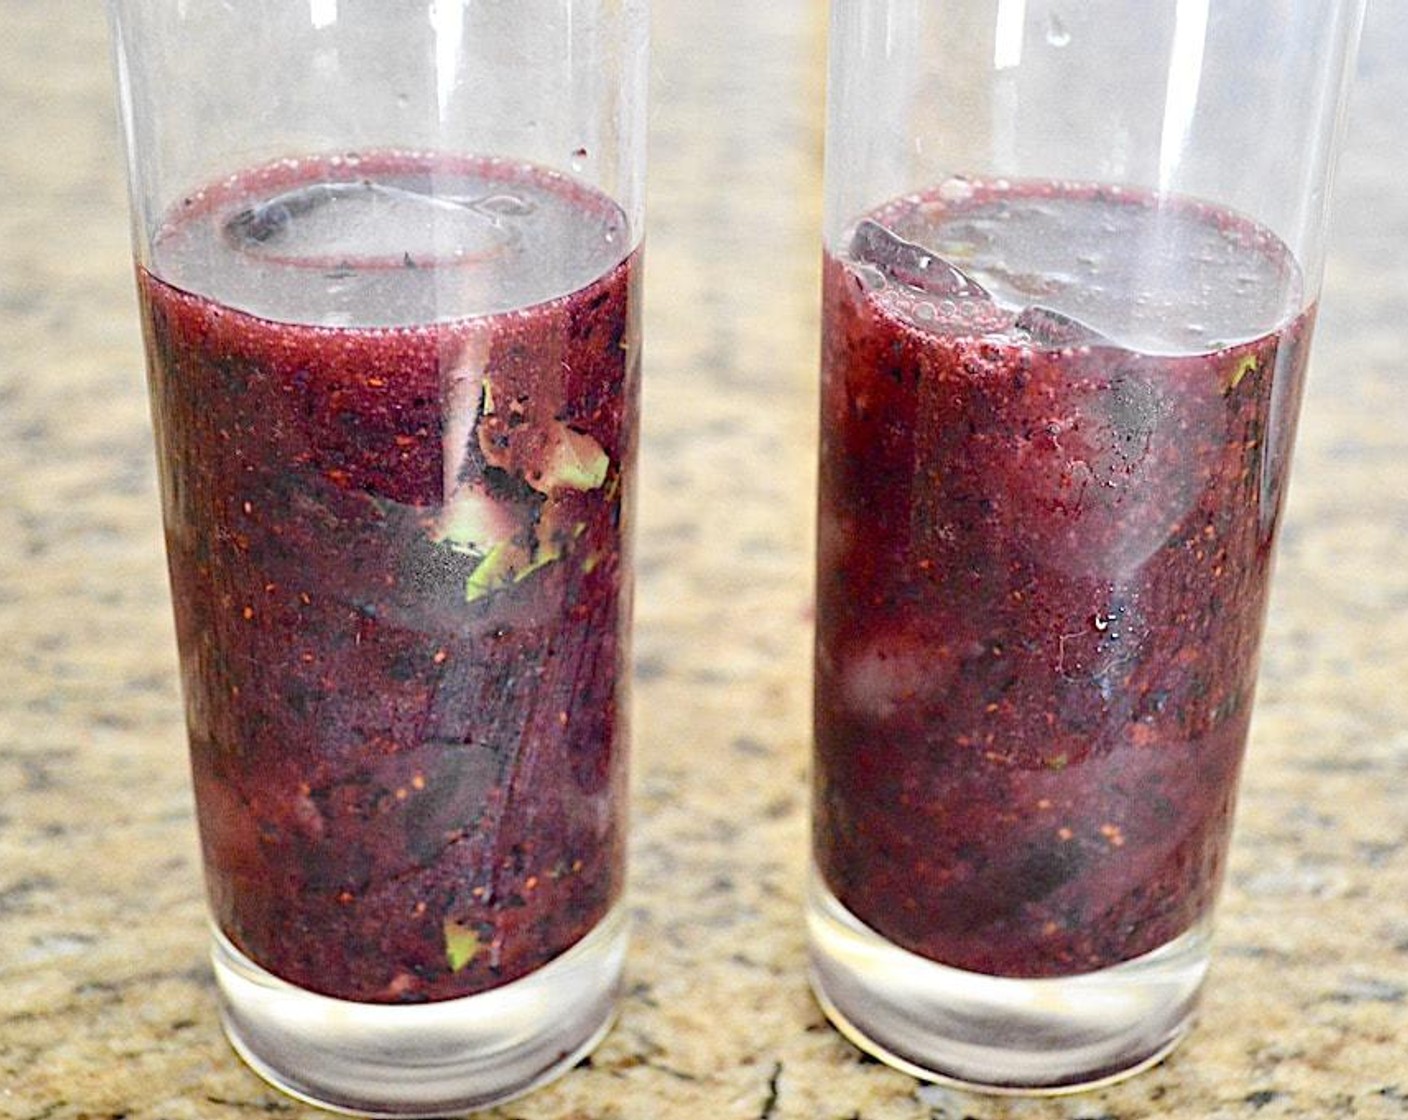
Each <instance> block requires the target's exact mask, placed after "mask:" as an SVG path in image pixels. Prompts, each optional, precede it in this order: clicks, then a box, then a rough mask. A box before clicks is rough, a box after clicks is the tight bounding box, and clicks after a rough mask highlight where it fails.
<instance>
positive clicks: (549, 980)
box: [109, 0, 647, 1116]
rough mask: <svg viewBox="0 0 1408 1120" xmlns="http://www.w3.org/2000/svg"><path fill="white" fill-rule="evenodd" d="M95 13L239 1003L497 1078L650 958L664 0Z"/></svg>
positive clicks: (530, 1078) (519, 1068) (459, 1087)
mask: <svg viewBox="0 0 1408 1120" xmlns="http://www.w3.org/2000/svg"><path fill="white" fill-rule="evenodd" d="M109 13H110V17H111V26H112V33H113V42H114V56H115V61H116V70H117V76H118V84H119V88H120V94H121V106H122V112H123V120H124V133H125V139H126V152H127V158H128V166H129V170H130V185H131V198H132V217H133V245H134V249H135V255H136V265H137V269H136V272H137V289H138V295H139V302H140V306H141V314H142V328H143V333H144V338H145V341H146V346H147V358H148V375H149V384H150V390H151V401H152V415H153V421H154V427H155V434H156V444H157V463H158V473H159V478H160V483H161V497H162V503H163V515H164V521H165V530H166V546H167V557H168V562H169V569H170V578H171V589H172V599H173V604H174V608H175V616H176V630H177V638H178V645H179V654H180V667H181V676H182V686H183V693H184V697H185V704H186V716H187V726H188V731H189V739H190V750H191V764H192V770H193V776H194V786H195V794H196V805H197V814H198V820H199V826H200V836H201V844H202V849H203V854H204V860H205V872H206V883H207V888H208V893H209V897H210V905H211V914H212V919H213V924H214V926H215V937H214V941H215V944H214V951H213V959H214V962H215V972H216V978H217V980H218V982H219V991H220V999H221V1010H222V1016H223V1019H224V1023H225V1026H226V1029H227V1032H228V1033H229V1035H230V1038H231V1040H232V1041H233V1043H234V1045H235V1047H236V1048H237V1049H238V1050H239V1052H240V1053H241V1054H242V1055H244V1056H245V1058H246V1059H247V1060H248V1061H249V1062H250V1064H251V1065H252V1066H253V1067H254V1068H255V1069H256V1070H258V1071H259V1072H260V1073H261V1074H263V1075H264V1076H265V1077H267V1078H268V1079H269V1080H270V1081H272V1082H273V1083H274V1084H276V1085H278V1086H279V1087H281V1088H283V1089H285V1090H286V1091H288V1092H290V1093H292V1094H294V1095H295V1096H299V1097H301V1098H303V1099H306V1100H309V1101H312V1102H314V1103H317V1104H320V1105H324V1106H328V1107H332V1108H340V1109H344V1110H347V1111H351V1112H357V1113H361V1114H372V1115H386V1116H417V1115H419V1116H435V1115H443V1114H445V1113H447V1112H454V1111H462V1110H464V1109H466V1108H472V1107H478V1106H483V1105H487V1104H491V1103H493V1102H495V1101H499V1100H503V1099H505V1098H507V1097H510V1096H513V1095H516V1094H518V1093H521V1092H523V1091H525V1090H526V1089H528V1088H531V1087H532V1086H533V1085H536V1084H538V1083H540V1082H541V1081H543V1080H545V1079H547V1078H548V1077H551V1076H553V1075H554V1074H555V1073H557V1072H558V1071H560V1070H562V1069H565V1068H567V1067H568V1066H570V1065H571V1064H572V1063H573V1062H575V1061H576V1060H577V1059H579V1058H580V1057H581V1056H582V1054H584V1053H585V1052H586V1051H587V1050H589V1049H590V1048H591V1046H593V1045H594V1044H595V1042H596V1041H597V1040H598V1039H599V1038H600V1037H601V1035H602V1033H603V1032H604V1031H605V1030H606V1028H607V1025H608V1023H609V1021H610V1018H611V1016H612V1013H613V1010H614V1007H615V1003H616V992H617V989H618V986H619V980H620V975H621V965H622V957H623V953H624V944H625V941H624V939H625V936H626V927H625V921H624V916H623V910H622V907H621V892H622V886H623V878H624V870H625V868H624V864H625V848H626V809H627V806H626V781H627V775H626V767H627V747H628V732H629V729H628V726H627V721H628V708H629V695H628V666H629V660H630V659H629V639H630V612H631V586H632V561H631V534H632V529H633V501H634V497H633V496H634V490H635V458H636V447H637V438H638V437H637V428H638V423H637V413H638V399H639V355H640V350H639V347H640V327H639V298H638V292H639V282H640V240H641V232H642V194H643V162H644V156H643V153H644V110H645V90H644V81H645V62H646V50H647V42H646V40H647V27H646V4H645V0H612V2H609V3H608V2H605V0H511V2H509V0H473V2H469V0H452V2H441V0H418V2H407V0H298V2H295V0H248V2H242V3H240V4H229V3H226V2H224V0H181V2H180V3H172V2H171V0H112V2H111V3H110V4H109Z"/></svg>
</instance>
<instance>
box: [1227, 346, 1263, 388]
mask: <svg viewBox="0 0 1408 1120" xmlns="http://www.w3.org/2000/svg"><path fill="white" fill-rule="evenodd" d="M1258 364H1259V363H1258V362H1257V358H1256V355H1255V354H1248V355H1247V356H1246V357H1245V358H1243V359H1242V360H1241V361H1240V362H1238V363H1237V368H1236V369H1234V370H1233V371H1232V375H1231V376H1230V377H1228V379H1227V391H1228V392H1229V393H1230V392H1231V391H1232V390H1233V389H1235V388H1236V387H1237V386H1238V385H1240V384H1241V383H1242V379H1243V378H1244V377H1246V376H1247V374H1249V373H1255V372H1256V370H1257V366H1258Z"/></svg>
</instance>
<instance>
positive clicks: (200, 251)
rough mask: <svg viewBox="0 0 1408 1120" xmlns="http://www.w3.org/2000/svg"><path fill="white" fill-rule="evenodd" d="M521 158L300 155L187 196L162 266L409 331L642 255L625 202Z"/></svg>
mask: <svg viewBox="0 0 1408 1120" xmlns="http://www.w3.org/2000/svg"><path fill="white" fill-rule="evenodd" d="M524 170H525V169H524V168H523V167H522V166H520V165H517V164H512V163H507V162H501V161H494V160H455V161H451V160H447V159H444V158H439V159H432V158H431V157H428V156H417V155H411V154H395V155H385V154H383V155H380V156H377V157H375V158H374V159H368V158H367V157H352V156H343V157H327V158H320V159H314V158H309V159H303V160H287V161H284V162H281V163H278V164H274V165H271V166H269V167H265V168H261V169H258V170H257V171H254V172H248V173H245V174H243V175H240V176H238V177H236V178H234V179H231V180H228V181H226V182H224V183H222V184H219V185H218V186H215V187H211V188H208V189H206V190H203V191H200V192H197V193H196V194H194V195H192V196H191V197H190V198H188V199H186V200H185V202H184V203H183V205H182V206H181V207H179V208H178V210H177V213H176V214H175V215H173V217H172V219H171V220H170V221H169V222H168V223H167V224H166V225H165V226H164V227H163V228H162V229H161V230H160V231H159V233H158V235H157V237H156V239H155V247H154V250H153V270H154V271H155V272H156V273H157V274H158V275H160V276H162V277H163V278H164V279H166V280H167V281H168V282H169V283H171V284H173V285H175V286H176V287H178V288H186V289H193V290H199V291H201V292H202V293H203V294H205V295H207V296H209V297H210V298H211V299H214V300H216V301H218V302H220V303H223V304H225V305H226V306H229V307H233V308H238V309H239V310H241V311H248V312H250V313H251V314H254V315H258V316H261V317H262V318H266V319H272V320H276V321H280V322H297V323H313V324H321V325H326V326H343V325H356V326H406V325H413V324H422V323H428V322H444V321H448V320H453V319H458V318H463V317H467V316H475V315H488V314H493V313H496V312H501V311H508V310H512V309H514V308H518V307H526V306H530V305H532V304H536V303H542V302H545V301H547V300H550V299H554V298H557V297H558V296H563V295H567V294H568V293H570V292H573V291H576V290H578V289H579V288H581V287H582V286H584V285H585V284H587V283H590V282H591V281H592V280H594V279H595V278H596V277H598V276H600V275H601V274H602V273H603V272H604V271H606V270H607V269H609V268H610V267H611V266H613V265H615V264H618V263H619V262H620V261H621V260H622V259H623V258H624V257H625V256H626V254H627V253H628V252H629V251H630V248H631V246H630V237H629V234H628V231H627V223H626V218H625V215H624V214H623V213H622V212H621V210H620V208H619V207H617V206H616V205H615V204H614V203H613V202H611V201H609V200H608V199H606V198H605V197H604V196H602V195H599V194H596V193H595V192H592V191H590V190H588V189H587V188H585V187H583V186H581V185H579V184H577V183H575V182H573V181H572V180H569V179H567V178H565V177H564V176H561V175H557V174H554V173H550V172H541V171H537V172H535V173H534V174H532V175H527V174H524Z"/></svg>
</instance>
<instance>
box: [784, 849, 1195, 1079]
mask: <svg viewBox="0 0 1408 1120" xmlns="http://www.w3.org/2000/svg"><path fill="white" fill-rule="evenodd" d="M807 932H808V942H809V948H810V955H811V980H812V988H813V990H814V991H815V992H816V995H817V998H818V1000H819V1001H820V1002H821V1005H822V1008H823V1010H825V1012H826V1014H827V1017H828V1018H829V1019H830V1020H831V1021H832V1022H833V1023H834V1024H835V1025H836V1027H837V1028H838V1029H839V1030H840V1031H841V1033H842V1034H844V1035H845V1036H846V1037H847V1038H849V1039H850V1040H851V1041H852V1042H854V1043H855V1044H856V1045H857V1046H859V1047H860V1048H861V1049H862V1050H864V1051H866V1052H867V1053H869V1054H872V1055H874V1056H875V1057H877V1058H879V1059H880V1060H881V1061H883V1062H885V1063H886V1064H888V1065H891V1066H894V1067H896V1068H897V1069H901V1070H903V1071H905V1072H906V1073H909V1074H912V1075H913V1076H915V1077H919V1078H922V1079H924V1080H926V1081H936V1082H940V1083H946V1084H950V1085H955V1086H958V1087H960V1088H965V1089H975V1090H978V1091H981V1092H990V1093H1007V1094H1026V1095H1042V1094H1054V1093H1066V1092H1075V1091H1076V1090H1080V1089H1090V1088H1094V1087H1096V1086H1099V1085H1106V1084H1109V1083H1111V1082H1114V1081H1119V1080H1121V1079H1123V1078H1125V1077H1128V1076H1130V1075H1132V1074H1134V1073H1137V1072H1139V1071H1140V1070H1142V1069H1146V1068H1148V1067H1149V1066H1151V1065H1153V1064H1154V1063H1156V1062H1157V1061H1159V1060H1160V1059H1161V1058H1163V1057H1164V1056H1165V1055H1166V1054H1168V1052H1169V1051H1170V1050H1172V1049H1173V1048H1174V1047H1175V1046H1176V1045H1177V1044H1178V1043H1179V1041H1180V1040H1181V1039H1182V1038H1183V1036H1184V1035H1185V1034H1187V1032H1188V1029H1189V1027H1190V1026H1191V1025H1192V1020H1193V1012H1194V1009H1195V1007H1196V1005H1197V1000H1198V991H1199V988H1200V987H1201V985H1202V981H1203V977H1204V975H1205V974H1206V972H1207V966H1208V940H1209V936H1208V934H1209V931H1208V926H1207V923H1203V924H1202V925H1200V926H1197V927H1195V928H1194V929H1192V930H1190V931H1189V932H1188V933H1185V934H1183V935H1182V936H1181V937H1179V938H1177V939H1176V940H1174V941H1171V942H1169V943H1168V944H1167V945H1165V946H1163V947H1162V948H1160V949H1157V950H1155V951H1154V952H1152V953H1149V954H1147V955H1145V956H1142V957H1139V958H1137V959H1135V960H1132V961H1127V962H1125V963H1123V964H1119V965H1116V966H1114V967H1113V968H1107V969H1102V970H1101V971H1099V972H1089V973H1084V974H1081V975H1077V976H1065V977H1056V978H1051V979H1045V978H1044V979H1039V980H1018V979H1008V978H1004V977H998V976H986V975H983V974H980V973H975V972H966V971H964V970H962V969H957V968H949V967H946V966H944V965H940V964H935V963H934V962H933V961H930V960H927V959H925V958H923V957H920V956H916V955H915V954H913V953H910V952H908V951H906V950H904V949H901V948H899V947H898V946H896V945H894V944H892V943H891V942H889V941H887V940H886V939H885V938H883V937H881V936H880V934H878V933H876V932H875V931H874V930H872V929H870V928H869V927H868V926H866V925H864V924H863V923H862V922H860V921H859V920H857V919H856V917H855V916H854V915H853V914H851V913H850V912H849V911H848V910H846V909H845V907H843V906H842V905H841V904H840V903H839V902H838V901H837V900H836V898H835V897H834V896H833V895H832V894H831V892H830V891H829V890H828V889H827V888H826V885H825V884H824V883H823V881H822V879H821V876H820V874H818V873H817V872H816V871H815V870H814V871H813V873H812V881H811V888H810V891H809V898H808V904H807Z"/></svg>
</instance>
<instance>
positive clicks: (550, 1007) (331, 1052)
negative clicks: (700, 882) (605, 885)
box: [211, 906, 627, 1117]
mask: <svg viewBox="0 0 1408 1120" xmlns="http://www.w3.org/2000/svg"><path fill="white" fill-rule="evenodd" d="M626 933H627V930H626V919H625V913H624V908H623V907H620V906H618V907H617V908H616V909H615V910H614V911H613V912H612V913H611V914H609V915H608V916H607V917H606V919H605V920H604V921H602V923H601V924H600V925H599V926H597V928H596V929H595V930H593V931H592V933H591V934H589V935H588V936H587V937H586V938H584V939H583V940H582V941H580V942H579V943H578V944H576V945H574V946H573V947H572V948H571V949H570V950H568V951H567V952H566V953H564V954H563V955H562V956H561V957H558V958H557V959H556V960H554V961H552V962H550V963H549V964H547V965H545V966H544V967H543V968H541V969H539V970H538V971H537V972H534V973H532V974H531V975H529V976H525V977H523V978H522V979H519V980H515V981H513V982H512V983H510V984H505V985H504V986H503V987H501V988H495V989H492V990H490V991H487V992H483V993H481V994H479V995H473V996H466V997H465V998H463V999H456V1000H446V1001H444V1002H440V1003H424V1004H416V1005H394V1006H390V1005H385V1004H366V1003H355V1002H351V1001H348V1000H340V999H331V998H329V997H327V996H323V995H318V994H316V993H313V992H309V991H305V990H304V989H302V988H296V987H294V986H293V985H291V984H288V983H286V982H284V981H283V980H280V979H278V978H277V977H275V976H273V975H271V974H270V973H268V972H266V971H265V970H264V969H262V968H260V967H259V966H258V965H256V964H255V963H254V962H252V961H251V960H249V958H247V957H246V956H244V954H242V953H241V952H240V951H239V950H238V949H236V948H235V947H234V946H233V945H231V944H230V943H229V941H228V940H226V938H224V937H223V936H221V935H220V933H219V932H218V931H217V933H216V935H215V944H214V947H213V950H212V954H211V955H212V958H213V960H214V964H215V977H216V980H217V981H218V983H219V988H220V1013H221V1019H222V1021H223V1022H224V1026H225V1033H226V1034H227V1035H228V1036H229V1038H230V1042H231V1043H232V1044H233V1045H234V1048H235V1049H236V1050H237V1051H238V1052H239V1054H240V1056H241V1057H242V1058H244V1060H245V1061H246V1062H248V1063H249V1065H250V1066H251V1067H252V1068H253V1069H254V1071H255V1072H256V1073H258V1074H259V1075H260V1076H261V1077H263V1078H264V1079H265V1080H267V1081H269V1082H270V1083H271V1084H272V1085H274V1086H275V1087H276V1088H278V1089H281V1090H283V1091H284V1092H285V1093H288V1094H289V1095H291V1096H294V1097H297V1098H299V1099H300V1100H304V1101H307V1102H309V1103H311V1104H316V1105H319V1106H321V1107H323V1108H330V1109H335V1110H337V1111H341V1112H349V1113H354V1114H356V1115H359V1116H388V1117H390V1116H398V1117H414V1116H420V1117H432V1116H444V1115H446V1114H448V1113H457V1112H466V1111H469V1110H472V1109H477V1108H485V1107H488V1106H489V1105H493V1104H497V1103H500V1102H502V1101H505V1100H508V1099H510V1098H512V1097H516V1096H519V1095H520V1094H522V1093H526V1092H527V1091H528V1090H530V1089H533V1088H535V1087H536V1086H538V1085H541V1084H543V1083H544V1082H546V1081H549V1080H551V1079H552V1078H553V1077H555V1076H557V1075H558V1074H560V1073H562V1072H563V1071H564V1070H566V1069H568V1068H570V1067H571V1066H572V1065H574V1064H575V1063H576V1062H577V1061H578V1060H580V1059H581V1058H582V1057H583V1056H584V1055H586V1054H587V1053H588V1052H589V1051H590V1050H591V1049H592V1048H593V1047H594V1046H595V1045H596V1044H597V1042H599V1041H600V1040H601V1038H602V1036H603V1035H604V1034H605V1033H606V1031H607V1029H608V1028H609V1027H610V1025H611V1020H612V1018H613V1016H614V1013H615V1009H616V1002H617V995H618V992H619V988H620V980H621V971H622V966H623V964H624V961H625V952H626Z"/></svg>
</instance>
